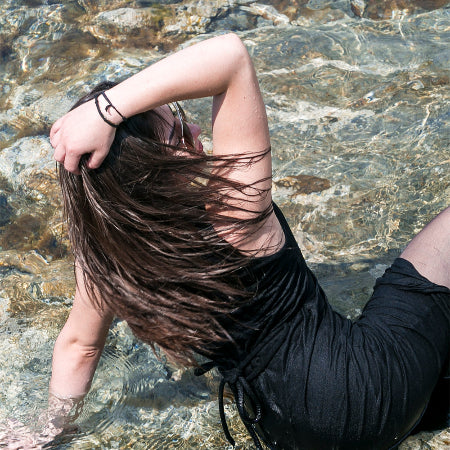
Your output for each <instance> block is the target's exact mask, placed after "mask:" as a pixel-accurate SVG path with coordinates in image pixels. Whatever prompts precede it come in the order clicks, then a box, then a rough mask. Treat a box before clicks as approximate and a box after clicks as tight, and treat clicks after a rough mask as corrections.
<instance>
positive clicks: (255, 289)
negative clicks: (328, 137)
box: [48, 34, 450, 450]
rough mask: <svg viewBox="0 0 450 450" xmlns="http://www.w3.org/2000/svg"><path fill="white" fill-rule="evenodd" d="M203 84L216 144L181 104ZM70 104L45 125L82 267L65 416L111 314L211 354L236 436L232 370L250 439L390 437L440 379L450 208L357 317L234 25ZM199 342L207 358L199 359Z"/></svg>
mask: <svg viewBox="0 0 450 450" xmlns="http://www.w3.org/2000/svg"><path fill="white" fill-rule="evenodd" d="M205 96H212V97H213V106H212V131H213V154H212V155H206V154H205V153H204V152H203V151H202V145H201V143H200V141H199V139H198V137H199V134H200V129H199V127H197V126H195V125H193V124H189V123H186V121H185V118H184V115H183V112H182V111H181V109H180V108H179V106H178V105H177V103H175V102H176V101H178V100H187V99H192V98H199V97H205ZM75 106H76V107H75V108H74V109H73V110H72V111H71V112H69V113H68V114H66V115H65V116H64V117H62V118H61V119H59V120H58V121H57V122H56V123H55V124H54V125H53V128H52V130H51V134H50V139H51V143H52V146H53V147H54V149H55V154H54V156H55V159H56V160H57V161H58V162H59V163H60V180H61V187H62V192H63V198H64V206H65V211H66V215H67V220H68V226H69V234H70V239H71V242H72V245H73V251H74V255H75V272H76V281H77V289H76V295H75V300H74V303H73V308H72V311H71V313H70V316H69V318H68V320H67V323H66V325H65V326H64V328H63V330H62V331H61V333H60V335H59V337H58V339H57V341H56V345H55V348H54V355H53V370H52V378H51V383H50V393H51V399H52V401H53V402H55V403H60V405H62V412H61V413H60V414H61V416H62V417H63V416H64V415H65V414H66V413H65V412H64V411H63V410H65V409H70V407H72V405H73V404H74V403H76V402H77V401H79V399H81V398H82V397H83V396H84V395H85V394H86V393H87V392H88V390H89V387H90V384H91V380H92V377H93V375H94V371H95V368H96V366H97V362H98V360H99V358H100V354H101V352H102V348H103V345H104V343H105V339H106V335H107V332H108V328H109V326H110V324H111V321H112V319H113V317H114V316H117V317H119V318H121V319H124V320H126V321H127V323H128V324H129V326H130V327H131V329H132V331H133V332H134V333H135V335H136V336H137V337H138V338H140V339H142V340H143V341H144V342H147V343H149V344H150V345H157V346H159V347H160V348H162V349H163V350H164V351H165V353H166V354H167V355H168V356H169V357H170V358H171V359H172V360H175V361H178V362H180V363H182V364H184V365H191V366H197V368H196V370H197V372H198V373H202V372H205V371H207V370H209V369H210V368H212V367H217V368H218V370H219V372H220V374H221V380H222V381H221V384H220V393H219V394H220V395H219V407H220V409H221V419H222V426H223V428H224V432H225V436H226V438H227V439H228V440H229V441H230V442H231V443H233V442H234V441H233V438H232V436H231V433H230V432H229V430H228V427H227V422H226V417H225V414H224V411H223V388H224V385H225V384H228V385H229V386H230V388H231V390H232V391H233V393H234V396H235V400H236V404H237V409H238V411H239V414H240V416H241V418H242V421H243V422H244V424H245V426H246V428H247V430H248V432H249V433H250V435H251V436H252V439H253V441H254V443H255V446H256V447H257V448H262V444H261V442H264V443H265V444H267V446H268V447H269V448H272V449H289V450H290V449H344V448H345V449H358V450H363V449H388V448H393V447H395V446H397V445H398V443H399V442H400V441H401V440H402V439H404V438H405V437H406V436H407V435H408V434H409V433H410V432H411V431H412V430H413V429H414V427H415V425H416V424H417V423H418V422H419V421H420V419H421V417H422V415H423V413H424V411H425V409H426V408H427V404H428V402H429V399H430V397H431V396H432V393H433V390H434V389H435V387H436V385H437V384H438V383H440V382H442V381H440V380H441V379H442V377H443V376H444V375H445V373H444V371H445V370H446V359H447V357H448V355H449V350H450V290H449V287H450V257H449V255H450V209H446V210H445V211H444V212H442V213H441V214H440V215H439V216H438V217H437V218H436V219H434V221H433V222H431V224H429V225H428V226H427V227H426V228H425V229H424V230H423V231H422V232H421V233H420V234H419V235H418V236H417V237H416V238H414V239H413V241H412V242H411V243H410V244H409V246H408V247H407V248H406V250H405V251H404V252H403V253H402V254H401V257H400V258H398V259H397V260H396V261H395V262H394V263H393V265H392V266H391V268H389V269H388V270H387V271H386V273H385V274H384V276H383V277H382V278H380V279H378V280H377V283H376V286H375V289H374V293H373V296H372V298H371V299H370V301H369V303H368V304H367V306H366V308H365V309H364V311H363V313H362V315H361V317H360V318H359V319H358V320H357V321H356V322H351V321H350V320H348V319H345V318H343V317H341V316H340V315H339V314H337V313H336V312H334V311H333V310H332V309H331V307H330V305H329V304H328V302H327V299H326V297H325V294H324V293H323V291H322V289H321V288H320V286H319V284H318V282H317V280H316V278H315V277H314V275H313V274H312V273H311V271H310V270H309V269H308V267H307V265H306V263H305V261H304V259H303V257H302V254H301V252H300V250H299V248H298V246H297V244H296V242H295V239H294V237H293V235H292V233H291V231H290V229H289V227H288V225H287V223H286V220H285V219H284V217H283V214H282V212H281V211H280V210H279V209H278V207H277V206H276V205H275V204H274V203H273V202H272V197H271V155H270V140H269V133H268V125H267V117H266V113H265V108H264V103H263V100H262V97H261V93H260V90H259V86H258V82H257V79H256V75H255V71H254V68H253V65H252V62H251V60H250V57H249V55H248V53H247V51H246V49H245V47H244V46H243V44H242V43H241V41H240V40H239V39H238V38H237V37H236V36H235V35H233V34H230V35H225V36H220V37H216V38H213V39H210V40H206V41H204V42H201V43H199V44H196V45H193V46H191V47H188V48H186V49H184V50H181V51H179V52H177V53H175V54H173V55H171V56H169V57H167V58H165V59H163V60H161V61H159V62H157V63H156V64H153V65H151V66H150V67H148V68H146V69H144V70H143V71H141V72H140V73H138V74H136V75H134V76H132V77H131V78H129V79H127V80H125V81H123V82H121V83H120V84H117V85H113V84H107V83H106V84H103V85H100V86H98V87H97V88H96V89H95V90H94V91H93V92H92V93H91V94H89V95H88V96H86V97H85V98H83V99H82V100H81V101H80V102H78V104H77V105H75ZM198 354H201V355H202V356H203V357H206V358H208V360H209V361H210V362H209V363H207V364H204V365H203V366H201V367H199V366H198V365H197V363H196V360H197V355H198ZM64 405H66V406H64ZM441 426H445V424H441ZM55 427H56V429H58V427H59V425H56V426H55ZM48 434H49V435H51V432H49V433H48Z"/></svg>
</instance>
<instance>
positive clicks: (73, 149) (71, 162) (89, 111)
mask: <svg viewBox="0 0 450 450" xmlns="http://www.w3.org/2000/svg"><path fill="white" fill-rule="evenodd" d="M111 120H112V119H111ZM114 134H115V128H113V127H112V126H110V125H108V124H107V123H105V122H104V121H103V119H102V118H101V117H100V115H99V114H98V111H97V108H96V106H95V103H94V100H91V101H89V102H86V103H84V104H82V105H80V106H79V107H78V108H75V109H74V110H72V111H70V112H68V113H67V114H66V115H64V116H63V117H61V118H60V119H58V120H57V121H56V122H55V123H54V125H53V126H52V129H51V130H50V142H51V144H52V146H53V148H54V149H55V152H54V155H53V156H54V158H55V160H56V161H58V162H60V163H61V164H63V165H64V167H65V168H66V170H68V171H69V172H73V173H79V172H78V164H79V162H80V158H81V157H82V156H83V155H84V154H86V153H90V154H91V156H90V158H89V161H88V167H89V168H90V169H95V168H97V167H99V166H100V164H101V163H102V162H103V160H104V159H105V157H106V155H107V154H108V151H109V148H110V146H111V143H112V141H113V139H114Z"/></svg>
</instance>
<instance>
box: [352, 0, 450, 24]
mask: <svg viewBox="0 0 450 450" xmlns="http://www.w3.org/2000/svg"><path fill="white" fill-rule="evenodd" d="M448 4H449V2H448V0H351V1H350V5H351V9H352V11H353V13H354V14H355V15H356V16H358V17H367V18H369V19H373V20H385V19H393V18H395V17H397V16H399V15H410V14H414V13H417V12H423V11H432V10H434V9H439V8H442V7H444V6H446V5H448Z"/></svg>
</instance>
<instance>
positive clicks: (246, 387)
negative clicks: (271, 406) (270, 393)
mask: <svg viewBox="0 0 450 450" xmlns="http://www.w3.org/2000/svg"><path fill="white" fill-rule="evenodd" d="M216 366H217V364H216V363H214V362H213V361H210V362H207V363H206V364H203V365H202V366H201V367H198V368H196V369H195V371H194V373H195V375H198V376H199V375H203V374H205V373H206V372H208V371H209V370H211V369H212V368H213V367H216ZM220 372H221V375H222V379H221V381H220V385H219V412H220V421H221V423H222V428H223V432H224V434H225V437H226V438H227V440H228V442H229V443H230V444H231V445H232V446H233V447H234V446H235V445H236V443H235V441H234V439H233V437H232V436H231V433H230V430H229V429H228V424H227V419H226V417H225V408H224V404H223V394H224V389H225V385H226V384H228V385H229V386H230V388H231V390H232V392H233V395H234V399H235V401H236V406H237V410H238V412H239V416H240V417H241V420H242V422H243V423H244V425H245V428H246V429H247V431H248V432H249V434H250V436H251V437H252V439H253V442H254V443H255V445H256V448H257V449H258V450H263V447H262V445H261V442H260V441H259V438H258V435H257V434H256V431H255V429H254V428H253V425H255V424H257V423H258V422H259V421H260V420H261V417H262V408H261V403H260V402H259V399H258V397H257V395H256V394H255V392H254V391H253V389H252V387H251V386H250V384H249V383H248V381H247V380H246V379H245V376H244V374H243V373H242V369H241V368H239V367H236V368H233V369H228V370H221V371H220ZM245 397H247V398H248V399H249V400H250V402H251V407H252V409H253V411H254V412H255V413H254V416H250V415H249V414H248V412H247V410H246V409H245V405H244V400H245Z"/></svg>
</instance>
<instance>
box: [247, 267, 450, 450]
mask: <svg viewBox="0 0 450 450" xmlns="http://www.w3.org/2000/svg"><path fill="white" fill-rule="evenodd" d="M449 343H450V291H449V290H448V289H447V288H445V287H442V286H436V285H434V284H433V283H430V282H429V281H428V280H426V279H425V278H423V277H421V276H420V274H418V273H417V271H415V269H414V267H413V266H412V265H411V264H410V263H409V262H408V261H405V260H402V259H398V260H396V261H395V262H394V264H393V265H392V266H391V268H390V269H388V270H387V271H386V273H385V275H384V276H383V277H382V278H380V279H379V280H377V283H376V286H375V289H374V293H373V295H372V297H371V299H370V301H369V302H368V304H367V305H366V307H365V309H364V311H363V313H362V315H361V317H360V318H359V319H358V320H357V321H356V322H354V323H352V322H350V321H349V320H347V319H345V318H343V317H342V316H340V315H339V314H337V313H335V312H334V311H333V310H332V309H331V307H329V305H328V304H327V302H326V299H325V297H324V296H323V298H321V297H320V296H319V297H318V298H317V300H316V309H315V310H314V309H311V310H308V311H306V312H305V311H304V314H303V316H302V317H301V318H299V320H298V321H297V322H293V323H292V328H291V331H290V333H289V335H288V336H287V337H286V343H285V345H284V346H283V347H282V348H281V349H280V352H279V353H278V354H277V355H276V357H274V359H273V361H272V363H271V364H270V366H269V367H268V368H267V370H266V372H265V373H263V374H262V375H261V376H260V377H259V379H258V380H257V381H256V385H257V388H258V390H260V391H261V392H265V393H266V395H267V392H271V395H272V400H271V401H265V402H264V403H265V407H266V409H267V414H266V415H265V419H264V423H263V424H262V425H263V427H264V428H266V432H267V434H268V436H269V437H270V439H271V440H272V442H274V441H276V442H278V444H277V446H276V448H280V449H289V450H291V449H297V448H298V449H302V448H308V449H310V450H312V449H358V450H363V449H388V448H391V447H394V446H396V445H397V444H398V443H399V442H400V441H401V440H402V439H403V438H404V437H406V435H407V434H408V433H409V432H410V431H411V429H412V428H413V427H414V425H415V424H416V423H417V422H418V420H419V419H420V417H421V415H422V413H423V411H424V409H425V407H426V405H427V402H428V400H429V398H430V396H431V393H432V391H433V388H434V387H435V385H436V383H437V381H438V378H439V375H440V373H441V371H442V367H443V365H444V363H445V360H446V357H447V355H448V352H449ZM267 400H269V399H267Z"/></svg>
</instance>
